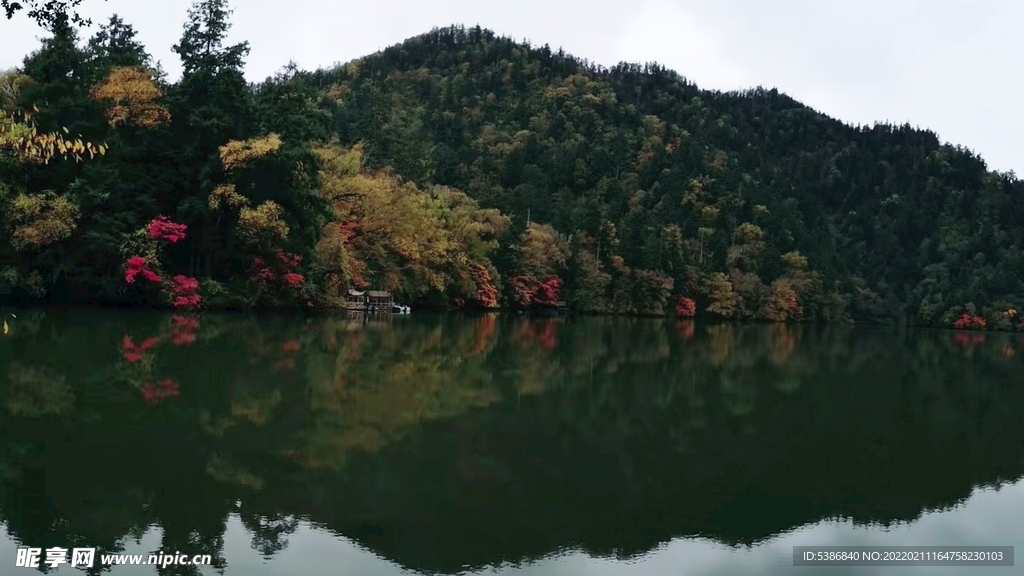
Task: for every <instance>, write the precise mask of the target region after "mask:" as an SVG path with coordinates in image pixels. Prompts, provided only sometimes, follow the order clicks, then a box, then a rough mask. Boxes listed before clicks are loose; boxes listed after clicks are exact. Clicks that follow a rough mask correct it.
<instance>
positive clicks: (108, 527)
mask: <svg viewBox="0 0 1024 576" xmlns="http://www.w3.org/2000/svg"><path fill="white" fill-rule="evenodd" d="M19 317H21V315H19ZM32 322H33V323H32V324H31V325H30V326H31V328H32V329H31V330H28V329H20V331H18V330H12V331H11V334H10V335H9V337H8V338H6V339H4V340H0V376H2V377H3V380H2V383H0V406H3V407H4V410H5V411H4V412H3V413H2V415H0V429H2V430H4V431H5V432H6V433H5V434H4V435H3V436H2V440H0V464H2V465H3V468H2V473H3V476H2V478H3V483H2V488H0V489H2V490H3V492H4V493H3V497H4V502H5V504H4V505H3V509H2V514H3V519H4V520H5V521H6V522H7V524H8V526H9V527H10V530H11V533H12V534H14V535H15V536H16V537H19V538H23V539H25V542H26V543H30V544H32V545H34V546H39V545H44V546H46V545H50V544H53V545H61V546H65V547H66V546H67V545H68V544H69V543H70V542H72V541H75V542H77V541H82V542H87V543H88V545H90V546H91V545H93V544H95V543H101V545H102V546H104V547H105V548H106V549H108V550H118V549H121V547H123V544H124V542H125V538H127V537H129V536H131V535H133V534H135V535H137V534H139V533H140V531H143V532H144V531H145V529H146V527H147V526H149V525H150V524H151V523H158V524H160V525H161V526H163V527H164V529H165V534H164V544H163V548H164V549H177V550H181V551H183V552H185V551H193V550H195V551H196V552H195V553H209V554H213V555H217V557H218V558H220V560H219V562H221V563H223V558H221V557H220V556H219V555H220V552H221V549H222V540H223V531H224V526H225V519H226V518H227V517H228V515H230V514H232V513H237V514H239V516H240V517H241V518H242V520H243V523H244V524H245V526H246V527H247V529H248V530H249V531H250V532H251V533H252V534H253V547H254V548H255V549H257V550H258V551H260V552H261V553H262V554H266V555H270V554H273V553H275V552H277V551H279V550H281V549H282V548H283V547H284V546H286V544H287V535H288V534H291V533H293V532H294V530H295V527H296V526H297V519H298V518H300V517H310V518H313V519H314V520H317V521H319V522H322V523H324V524H325V525H327V526H330V527H332V528H334V529H337V530H340V531H341V532H343V533H345V534H347V535H349V536H351V537H354V538H356V539H359V540H361V541H363V542H364V543H366V544H367V545H368V546H370V547H371V548H373V549H375V550H377V551H378V552H380V553H382V554H385V555H387V556H389V557H392V558H395V559H397V560H398V561H400V562H402V563H404V564H406V565H408V566H411V567H414V568H424V569H438V570H442V571H445V570H449V569H451V570H455V568H457V566H456V564H457V565H458V566H461V565H462V564H463V563H464V564H467V565H471V566H476V565H481V564H487V563H492V562H498V561H502V560H510V561H518V560H520V559H522V558H527V557H536V556H539V555H543V554H546V553H549V552H551V551H553V550H556V549H558V548H559V547H563V546H580V547H583V548H584V549H588V550H593V551H595V552H600V553H609V552H612V551H615V550H618V551H621V552H625V553H632V552H640V551H643V550H647V549H650V548H651V547H653V546H655V545H656V544H658V543H659V542H660V541H663V540H665V539H667V538H671V537H673V536H680V535H688V534H704V535H707V536H710V537H714V538H718V539H720V540H722V541H725V542H749V541H752V540H756V539H758V538H763V537H765V536H768V535H770V534H772V533H774V532H776V531H778V530H783V529H787V528H791V527H792V526H794V525H797V524H800V523H804V522H811V521H815V520H816V519H819V518H822V517H826V516H836V515H840V516H842V515H846V516H851V517H854V518H856V519H858V520H860V521H879V522H883V523H884V522H888V521H891V520H893V519H903V520H906V519H913V518H915V517H916V516H918V515H920V514H921V512H922V511H923V510H926V509H929V508H931V507H936V506H938V507H941V506H948V505H950V504H952V503H955V502H956V501H957V500H958V499H959V498H963V497H964V496H966V495H967V494H968V493H969V491H970V489H971V487H972V486H975V485H978V484H983V483H996V482H999V481H1001V480H1002V479H1006V478H1015V477H1017V476H1019V474H1020V472H1019V469H1020V466H1021V459H1020V447H1021V427H1022V422H1024V418H1021V416H1022V415H1021V410H1022V405H1024V402H1022V398H1021V396H1022V391H1021V390H1020V388H1019V386H1016V385H1014V384H1012V383H1013V382H1015V380H1014V378H1015V375H1019V370H1020V362H1021V354H1020V351H1021V350H1022V349H1024V342H1022V341H1020V340H1019V339H1011V338H1010V335H999V334H986V335H985V336H986V340H985V341H984V342H980V341H978V342H975V341H972V342H970V343H967V344H965V343H964V342H962V341H961V340H962V339H961V340H958V339H957V338H956V334H955V333H935V334H912V335H898V334H895V333H887V332H878V331H868V332H870V333H865V329H863V328H859V327H858V328H845V327H834V326H833V327H828V328H817V327H813V326H796V327H790V326H785V325H781V324H772V325H768V326H739V325H730V324H721V325H713V326H702V325H699V324H696V325H695V324H693V323H692V322H688V323H676V322H665V321H660V320H658V321H652V320H641V319H628V318H587V317H583V318H566V319H541V320H530V319H522V318H508V317H501V316H498V317H496V316H493V315H488V316H482V317H475V318H464V319H460V318H440V317H438V318H429V317H428V318H419V319H416V318H409V319H405V320H403V322H400V323H399V322H395V323H386V324H385V323H363V322H361V321H358V320H356V321H353V320H352V319H349V318H341V319H335V318H329V319H315V320H303V319H295V318H288V317H267V318H258V319H257V318H250V317H243V316H237V317H233V316H210V317H203V318H202V319H201V322H200V321H198V320H195V321H189V322H188V323H187V324H188V326H186V325H185V324H186V323H183V322H184V321H183V320H182V319H178V320H169V319H167V318H163V317H150V316H130V315H126V316H123V317H116V316H100V317H95V316H90V315H84V316H74V315H71V316H64V315H59V316H48V317H35V318H34V319H33V320H32ZM186 328H187V329H188V330H191V331H192V332H191V333H192V334H193V337H190V338H181V337H178V338H175V336H174V334H176V333H178V332H180V331H181V330H183V329H186ZM126 336H127V337H130V338H131V342H132V346H134V347H133V348H131V349H128V348H126V347H125V342H126V340H125V337H126ZM154 339H156V340H154ZM156 341H158V342H159V343H157V344H149V345H144V344H143V343H145V342H156ZM186 341H187V342H186ZM176 342H178V344H176ZM58 343H59V345H58ZM160 378H169V379H173V380H174V381H175V382H176V383H177V384H178V385H179V386H180V394H179V395H178V396H173V397H165V398H162V400H161V402H160V403H158V404H155V405H150V404H152V403H150V404H147V402H146V400H147V398H145V397H143V395H140V392H139V390H140V388H141V387H142V386H144V383H145V382H146V381H148V380H152V379H160ZM72 431H73V433H72ZM44 447H45V450H43V448H44ZM115 450H119V451H120V452H114V451H115ZM111 453H122V454H132V455H133V457H132V458H127V459H124V460H123V461H119V462H114V463H111V462H109V459H108V458H107V456H109V455H110V454H111ZM826 453H828V454H830V455H834V456H833V460H832V461H831V462H830V463H829V465H828V466H824V465H823V464H821V463H820V462H817V461H816V460H815V455H821V454H826ZM156 455H159V456H156ZM954 457H955V458H956V460H951V458H954ZM26 470H43V471H45V474H46V477H47V483H46V484H45V488H39V486H38V485H36V486H33V485H30V484H31V482H30V481H28V480H26V478H27V476H26V473H25V471H26ZM28 476H31V474H29V475H28ZM58 477H59V478H64V477H67V478H74V481H70V480H69V481H59V482H52V481H51V480H50V479H52V478H58ZM30 480H31V479H30ZM37 484H38V482H37ZM865 486H875V488H871V489H867V488H864V487H865ZM33 490H36V491H39V490H43V491H45V492H46V493H48V494H51V496H52V498H51V502H50V504H49V507H48V508H46V509H45V510H43V511H41V512H39V513H38V514H36V515H34V516H33V515H32V514H25V513H23V511H21V510H20V509H19V508H18V506H17V505H16V504H15V503H16V502H18V501H21V500H24V497H25V495H26V494H30V493H32V491H33ZM864 490H867V492H864ZM858 491H860V492H858ZM862 492H863V493H862ZM195 498H198V500H196V499H195ZM736 498H740V499H746V500H745V501H746V504H745V505H746V506H747V509H748V510H760V512H758V513H742V514H741V513H739V512H738V511H737V510H738V509H737V508H733V506H738V504H734V501H735V500H736ZM19 499H20V500H19ZM239 500H240V501H241V502H242V504H241V508H239V509H236V508H235V505H234V502H236V501H239ZM83 502H89V503H90V504H88V505H86V504H83ZM200 505H202V506H204V507H205V508H203V509H202V510H199V509H198V506H200ZM427 510H443V511H444V514H443V515H442V516H436V515H434V514H433V513H431V514H426V512H425V511H427ZM439 518H443V519H439ZM484 519H489V520H487V521H484ZM437 522H441V523H443V524H444V526H435V525H434V523H437ZM623 522H626V523H627V524H628V525H630V526H633V528H631V529H625V528H621V527H622V526H623ZM610 526H619V528H618V529H617V530H616V531H612V532H609V531H607V530H608V529H607V527H610ZM418 530H419V531H422V530H427V531H429V532H435V531H438V530H440V531H442V532H445V533H448V534H451V535H452V536H450V537H449V539H448V540H445V541H444V542H441V543H440V544H438V545H439V546H441V547H442V548H444V547H445V546H448V547H450V549H449V550H447V552H446V553H447V554H448V556H446V557H447V558H450V559H451V564H446V563H445V562H441V561H440V560H437V558H438V557H439V556H437V557H434V559H432V560H431V559H429V558H428V557H427V556H425V555H424V554H426V553H425V552H423V550H422V549H421V548H418V547H417V545H416V542H418V541H419V540H417V539H416V538H417V537H416V536H415V534H416V533H417V531H418ZM613 532H614V533H613ZM459 539H461V540H459ZM470 548H472V549H473V550H474V551H470Z"/></svg>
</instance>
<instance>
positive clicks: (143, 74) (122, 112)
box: [92, 66, 171, 128]
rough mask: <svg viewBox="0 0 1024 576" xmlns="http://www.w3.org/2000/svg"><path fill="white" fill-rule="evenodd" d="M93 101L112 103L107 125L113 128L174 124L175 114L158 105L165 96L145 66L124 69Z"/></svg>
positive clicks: (109, 79) (113, 72) (108, 79)
mask: <svg viewBox="0 0 1024 576" xmlns="http://www.w3.org/2000/svg"><path fill="white" fill-rule="evenodd" d="M92 97H93V99H95V100H98V101H100V102H105V103H108V107H107V110H106V116H107V121H108V122H109V123H110V125H111V126H122V125H126V124H127V125H133V126H141V127H143V128H151V127H153V126H156V125H158V124H161V123H166V122H170V120H171V113H170V112H168V110H167V108H165V107H163V106H161V105H160V104H158V103H157V101H158V100H159V99H160V98H161V97H163V92H161V90H160V88H159V87H158V86H157V84H156V81H155V80H154V79H153V73H152V72H151V71H150V70H148V69H146V68H143V67H141V66H120V67H117V68H114V69H113V70H111V71H110V74H108V75H107V77H106V78H105V79H104V80H103V81H102V82H100V83H99V84H98V85H97V86H96V87H95V88H93V90H92Z"/></svg>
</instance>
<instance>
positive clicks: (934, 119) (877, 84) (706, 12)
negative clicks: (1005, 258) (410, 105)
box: [0, 0, 1024, 175]
mask: <svg viewBox="0 0 1024 576" xmlns="http://www.w3.org/2000/svg"><path fill="white" fill-rule="evenodd" d="M190 3H191V0H105V1H104V0H85V5H84V6H83V12H84V13H85V14H86V15H87V16H90V17H92V19H93V20H94V21H100V20H104V19H106V17H108V16H109V15H110V14H112V13H115V12H116V13H118V14H120V15H121V16H122V17H123V18H124V19H125V20H126V21H128V22H129V23H131V24H133V25H134V26H135V27H136V29H137V30H138V31H139V36H140V38H141V39H142V41H143V42H144V43H145V44H146V45H147V46H148V48H149V50H150V52H151V53H152V54H154V56H155V57H156V58H157V59H158V60H160V61H161V62H162V64H163V66H164V68H165V69H166V70H167V71H168V72H170V74H171V76H172V77H174V76H176V75H177V74H178V70H179V66H178V62H177V59H176V57H175V56H174V54H173V53H171V51H170V46H171V45H172V44H173V43H174V42H175V41H177V40H178V38H179V37H180V34H181V25H182V23H183V22H184V19H185V13H186V10H187V8H188V6H189V4H190ZM233 7H234V9H235V14H234V18H233V22H234V27H233V28H232V30H231V34H230V37H231V39H232V40H248V41H249V42H250V45H251V47H252V52H251V54H250V56H249V60H248V68H247V75H248V77H249V79H250V80H260V79H262V78H264V77H266V76H268V75H270V74H272V73H273V72H274V71H276V70H278V69H279V68H280V67H281V66H283V65H284V64H286V63H287V62H288V61H289V60H294V61H295V62H297V63H298V64H299V65H300V66H302V67H306V68H310V67H317V66H322V65H330V64H332V63H334V62H345V61H348V60H351V59H353V58H356V57H359V56H362V55H365V54H367V53H370V52H373V51H376V50H378V49H380V48H383V47H386V46H389V45H391V44H394V43H397V42H400V41H402V40H404V39H405V38H408V37H409V36H414V35H416V34H419V33H422V32H425V31H427V30H429V29H430V28H432V27H434V26H445V25H449V24H453V23H457V24H466V25H475V24H480V25H481V26H483V27H485V28H490V29H492V30H494V31H496V32H498V33H500V34H505V35H509V36H512V37H514V38H517V39H523V38H528V39H529V40H531V41H532V42H533V43H535V44H545V43H547V44H550V45H551V46H552V47H559V46H561V47H563V48H565V49H566V50H567V51H568V52H570V53H572V54H575V55H577V56H580V57H583V58H587V59H589V60H591V61H594V62H597V63H600V64H605V65H612V64H615V63H617V62H619V61H623V60H625V61H637V62H647V61H658V62H661V63H662V64H665V65H666V66H668V67H670V68H673V69H675V70H676V71H678V72H679V73H681V74H683V75H684V76H686V77H688V78H690V79H692V80H694V81H696V82H697V83H698V84H699V85H700V86H701V87H705V88H712V89H720V90H731V89H737V88H745V87H751V86H757V85H763V86H766V87H777V88H779V89H780V90H781V91H783V92H786V93H788V94H790V95H791V96H793V97H794V98H796V99H798V100H800V101H802V102H804V103H806V104H808V105H810V106H812V107H814V108H816V109H818V110H821V111H822V112H825V113H826V114H829V115H831V116H834V117H837V118H840V119H842V120H844V121H847V122H850V123H861V124H870V123H873V122H875V121H892V122H899V123H902V122H910V123H911V124H912V125H916V126H921V127H928V128H931V129H932V130H934V131H936V132H937V133H938V134H939V136H940V138H942V139H943V140H946V141H949V142H952V143H955V144H961V145H964V146H966V147H968V148H971V149H972V150H975V151H977V152H979V153H980V154H981V155H982V156H983V157H984V158H985V159H986V161H988V163H989V166H990V167H992V168H995V169H998V170H1015V172H1017V174H1018V175H1024V114H1021V113H1020V112H1021V110H1020V108H1021V104H1022V103H1024V100H1022V95H1024V66H1022V58H1024V34H1021V33H1020V23H1021V22H1022V21H1024V2H1022V1H1020V0H771V1H763V0H632V1H629V2H626V1H622V0H618V1H615V2H612V1H610V0H588V1H583V0H510V1H501V2H494V1H487V0H447V1H445V0H371V1H368V2H338V1H337V0H303V1H294V0H293V1H290V2H285V1H283V0H277V1H274V0H235V1H234V2H233ZM0 18H2V17H0ZM41 35H42V31H41V30H39V29H38V28H36V27H35V26H34V24H32V23H30V21H28V20H27V19H26V18H24V17H23V16H22V17H15V19H14V20H11V21H5V20H2V19H0V68H9V67H12V66H16V65H18V64H19V63H20V61H21V58H22V56H23V55H24V54H25V53H27V52H29V51H31V50H32V49H34V48H35V46H36V45H37V38H38V37H40V36H41Z"/></svg>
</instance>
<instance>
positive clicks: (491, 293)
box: [471, 264, 498, 308]
mask: <svg viewBox="0 0 1024 576" xmlns="http://www.w3.org/2000/svg"><path fill="white" fill-rule="evenodd" d="M471 270H472V272H473V281H474V283H475V284H476V294H474V295H473V299H474V300H476V301H477V303H478V304H480V306H483V307H484V308H497V307H498V289H497V288H495V287H494V283H493V282H491V273H490V272H488V271H487V267H485V266H484V265H483V264H473V265H472V267H471Z"/></svg>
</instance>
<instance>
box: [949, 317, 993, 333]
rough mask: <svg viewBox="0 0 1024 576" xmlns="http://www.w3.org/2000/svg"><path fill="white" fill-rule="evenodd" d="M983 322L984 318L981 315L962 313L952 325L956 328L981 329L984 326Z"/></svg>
mask: <svg viewBox="0 0 1024 576" xmlns="http://www.w3.org/2000/svg"><path fill="white" fill-rule="evenodd" d="M985 324H986V322H985V319H984V318H982V317H981V316H970V315H967V314H963V315H961V316H960V317H959V318H957V319H956V322H953V327H954V328H956V329H958V330H970V329H972V328H975V329H982V328H984V327H985Z"/></svg>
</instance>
